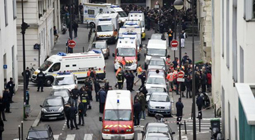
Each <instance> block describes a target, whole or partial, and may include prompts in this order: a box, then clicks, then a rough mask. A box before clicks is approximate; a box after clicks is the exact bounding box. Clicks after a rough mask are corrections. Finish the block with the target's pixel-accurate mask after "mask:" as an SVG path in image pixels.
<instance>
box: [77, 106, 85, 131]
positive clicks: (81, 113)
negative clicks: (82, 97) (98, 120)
mask: <svg viewBox="0 0 255 140" xmlns="http://www.w3.org/2000/svg"><path fill="white" fill-rule="evenodd" d="M78 110H79V113H78V114H79V123H78V125H81V126H84V115H85V107H84V104H83V103H82V102H81V101H79V105H78Z"/></svg>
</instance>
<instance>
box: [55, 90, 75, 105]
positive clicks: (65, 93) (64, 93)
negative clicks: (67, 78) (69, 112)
mask: <svg viewBox="0 0 255 140" xmlns="http://www.w3.org/2000/svg"><path fill="white" fill-rule="evenodd" d="M50 96H61V97H63V98H64V101H65V104H67V103H70V100H71V98H70V91H69V90H68V89H56V90H52V91H51V93H50Z"/></svg>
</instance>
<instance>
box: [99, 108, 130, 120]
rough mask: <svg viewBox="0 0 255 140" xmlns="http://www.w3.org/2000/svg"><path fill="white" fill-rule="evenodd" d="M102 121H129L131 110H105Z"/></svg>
mask: <svg viewBox="0 0 255 140" xmlns="http://www.w3.org/2000/svg"><path fill="white" fill-rule="evenodd" d="M104 120H106V121H131V120H132V113H131V110H105V115H104Z"/></svg>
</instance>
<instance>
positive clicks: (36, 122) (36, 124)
mask: <svg viewBox="0 0 255 140" xmlns="http://www.w3.org/2000/svg"><path fill="white" fill-rule="evenodd" d="M40 118H41V111H40V112H39V113H38V115H37V117H36V119H35V121H34V123H33V125H32V127H36V126H38V124H39V123H40Z"/></svg>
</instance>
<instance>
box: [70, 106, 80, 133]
mask: <svg viewBox="0 0 255 140" xmlns="http://www.w3.org/2000/svg"><path fill="white" fill-rule="evenodd" d="M76 114H77V108H75V107H74V106H73V104H71V108H70V120H71V130H73V128H74V127H75V128H76V129H79V128H78V126H77V122H76Z"/></svg>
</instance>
